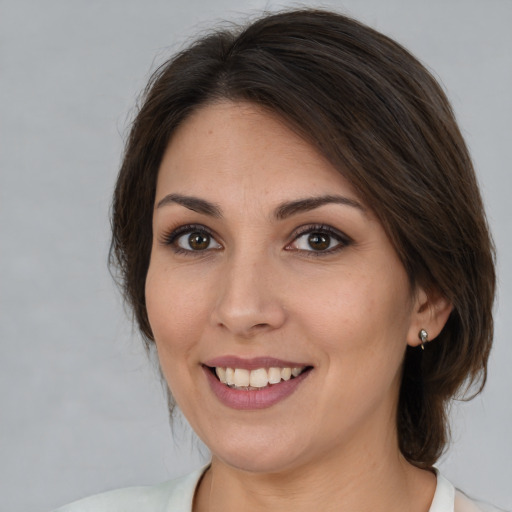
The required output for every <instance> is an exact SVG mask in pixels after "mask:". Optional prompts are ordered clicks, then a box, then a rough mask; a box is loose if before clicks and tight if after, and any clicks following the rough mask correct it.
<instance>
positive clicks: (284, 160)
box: [146, 101, 450, 512]
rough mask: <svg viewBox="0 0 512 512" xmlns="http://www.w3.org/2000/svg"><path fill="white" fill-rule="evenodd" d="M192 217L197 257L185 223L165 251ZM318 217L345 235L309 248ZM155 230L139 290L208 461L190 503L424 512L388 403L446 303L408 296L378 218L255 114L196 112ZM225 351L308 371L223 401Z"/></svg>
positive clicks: (166, 179) (177, 143)
mask: <svg viewBox="0 0 512 512" xmlns="http://www.w3.org/2000/svg"><path fill="white" fill-rule="evenodd" d="M170 194H179V195H182V196H188V197H189V196H193V197H195V198H199V199H201V200H204V201H208V202H209V203H212V204H213V205H215V206H216V207H217V208H218V209H219V210H220V216H219V215H216V216H213V215H210V214H208V213H205V212H198V211H194V209H195V210H197V208H195V207H194V205H193V204H192V205H191V204H188V206H184V205H183V204H178V203H177V202H175V201H174V200H172V198H171V199H169V195H170ZM328 195H329V196H332V195H336V196H339V197H343V198H345V199H348V201H347V203H348V204H340V203H328V204H323V205H321V206H319V207H317V208H314V209H310V210H308V211H300V212H296V213H292V214H290V215H288V216H286V218H279V219H278V218H276V209H277V208H279V206H280V205H282V204H283V203H286V202H291V201H296V200H301V199H305V198H312V197H324V196H328ZM166 197H167V199H165V198H166ZM191 207H194V209H191ZM210 213H211V212H210ZM189 224H194V225H200V226H205V228H206V229H208V231H209V232H211V235H212V236H211V238H206V239H203V240H207V242H208V243H207V247H206V248H204V249H201V250H192V248H191V246H190V244H189V241H188V236H189V233H185V234H181V235H180V236H178V237H176V236H175V237H174V240H173V241H172V243H169V242H170V240H169V234H170V233H172V232H173V230H176V229H177V228H179V227H180V226H184V225H189ZM318 225H321V226H330V227H331V228H332V229H333V230H336V232H337V233H341V234H343V236H342V237H341V239H338V238H337V237H335V236H331V238H330V242H329V247H330V249H329V250H316V251H315V250H313V249H312V247H311V245H310V244H309V242H308V236H309V235H308V234H305V235H304V234H301V235H300V236H299V235H298V234H297V230H298V229H299V228H302V227H304V226H306V227H307V226H316V227H315V228H314V229H316V231H318ZM312 229H313V228H312ZM196 231H197V228H196ZM153 236H154V242H153V247H152V253H151V261H150V265H149V270H148V275H147V281H146V300H147V309H148V315H149V319H150V323H151V327H152V330H153V333H154V336H155V341H156V346H157V350H158V355H159V360H160V364H161V367H162V370H163V373H164V375H165V377H166V379H167V382H168V384H169V387H170V389H171V391H172V394H173V396H174V397H175V400H176V402H177V404H178V406H179V407H180V408H181V410H182V411H183V413H184V414H185V416H186V417H187V419H188V421H189V422H190V424H191V426H192V427H193V429H194V430H195V432H196V433H197V434H198V435H199V437H200V438H201V439H202V440H203V441H204V443H205V444H206V445H207V446H208V447H209V448H210V450H211V453H212V464H211V468H210V469H209V470H208V471H207V473H206V474H205V477H204V478H203V480H202V482H201V484H200V486H199V489H198V491H197V494H196V499H195V503H194V510H195V512H198V511H206V510H209V511H210V512H211V511H213V510H222V511H223V512H226V511H228V512H229V511H231V510H233V511H234V510H236V511H239V510H251V511H254V512H256V511H259V510H273V511H280V510H294V511H295V512H300V511H302V510H308V511H311V510H322V511H330V510H357V511H358V512H363V511H366V510H368V511H370V510H371V511H375V510H379V511H387V510H389V511H391V510H393V511H394V512H397V511H400V510H404V511H405V510H407V511H409V512H410V511H427V510H428V509H429V506H430V503H431V500H432V497H433V494H434V490H435V476H434V475H433V474H432V473H430V472H427V471H422V470H419V469H417V468H415V467H413V466H411V465H410V464H409V463H407V462H406V461H405V459H404V458H403V457H402V456H401V455H400V452H399V449H398V444H397V436H396V424H395V417H396V407H397V398H398V390H399V384H400V375H401V365H402V361H403V357H404V353H405V349H406V346H407V344H410V345H417V344H418V343H419V340H418V332H419V330H420V329H421V328H424V329H427V331H428V332H429V335H430V339H433V338H434V337H435V336H437V334H438V333H439V332H440V330H441V329H442V327H443V325H444V323H445V321H446V319H447V317H448V314H449V311H450V305H449V304H447V303H446V301H445V300H444V299H443V298H440V297H437V298H435V299H433V298H432V297H428V296H427V295H426V293H425V292H424V291H423V290H422V289H414V290H413V289H411V286H410V284H409V281H408V278H407V275H406V273H405V270H404V268H403V266H402V264H401V262H400V260H399V258H398V256H397V254H396V252H395V250H394V248H393V246H392V245H391V243H390V241H389V239H388V237H387V235H386V233H385V231H384V229H383V228H382V225H381V224H380V222H379V221H378V220H377V218H376V217H375V216H374V215H373V213H372V211H371V210H370V209H369V208H368V207H367V206H366V205H364V203H363V202H362V201H361V200H360V198H358V197H357V195H356V194H355V192H354V190H353V189H352V187H351V186H350V185H349V183H348V182H347V181H346V180H345V179H344V178H343V176H342V175H341V174H340V173H339V172H338V171H336V170H335V169H334V168H333V167H332V166H331V164H330V163H329V162H327V161H326V160H325V159H324V158H323V157H322V156H321V155H320V154H319V153H318V152H317V151H316V150H315V149H314V148H313V147H312V146H310V145H309V144H308V143H306V142H304V141H303V140H302V139H301V138H300V137H299V136H298V135H296V134H295V133H294V132H293V131H291V130H290V129H289V128H288V127H287V126H285V124H284V123H282V122H281V121H280V120H279V119H278V118H277V117H275V116H274V115H272V114H269V113H268V112H265V111H263V110H262V109H260V108H259V107H257V106H253V105H250V104H247V103H232V102H227V101H226V102H221V103H216V104H213V105H208V106H205V107H202V108H200V109H199V110H198V111H196V112H195V113H194V114H192V115H191V116H190V117H189V118H188V119H187V120H186V121H185V122H184V123H183V124H182V125H181V127H180V128H179V129H178V130H177V131H176V133H175V134H174V136H173V138H172V140H171V142H170V144H169V146H168V148H167V151H166V152H165V155H164V158H163V161H162V163H161V168H160V170H159V175H158V182H157V191H156V201H155V210H154V217H153ZM349 240H350V241H349ZM194 247H197V245H196V246H194ZM226 355H236V356H239V357H242V358H252V357H260V356H269V357H275V358H279V359H283V360H292V361H299V362H303V363H305V364H308V365H311V366H313V370H312V371H311V372H310V374H309V375H308V376H307V378H305V379H304V380H303V382H302V383H301V384H300V386H299V387H298V388H297V390H296V391H295V392H294V393H293V394H292V395H290V396H288V397H287V398H286V399H284V400H282V401H280V402H279V403H277V404H275V405H273V406H271V407H269V408H264V409H259V410H249V411H243V410H236V409H231V408H229V407H227V406H226V405H224V404H222V403H220V402H219V400H218V399H217V397H216V396H215V394H214V393H213V392H212V391H211V389H210V386H209V385H208V383H207V379H206V376H205V372H204V369H203V367H202V365H203V364H204V362H205V361H208V360H210V359H212V358H215V357H219V356H226Z"/></svg>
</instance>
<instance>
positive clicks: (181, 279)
mask: <svg viewBox="0 0 512 512" xmlns="http://www.w3.org/2000/svg"><path fill="white" fill-rule="evenodd" d="M145 293H146V307H147V312H148V318H149V323H150V325H151V328H152V330H153V335H154V337H155V342H156V344H157V347H158V351H159V354H160V353H163V352H170V353H171V352H180V351H183V350H187V346H188V345H189V344H191V342H192V341H193V340H194V339H197V333H198V332H199V331H200V328H201V326H202V325H204V319H205V317H206V316H207V307H206V304H207V297H206V294H205V292H204V289H203V287H202V285H201V280H194V279H191V278H190V277H189V278H187V276H186V274H184V273H183V272H179V271H178V270H177V269H172V268H167V269H165V270H163V271H160V269H159V268H158V265H156V264H155V265H150V267H149V269H148V275H147V279H146V290H145Z"/></svg>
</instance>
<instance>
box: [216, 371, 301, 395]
mask: <svg viewBox="0 0 512 512" xmlns="http://www.w3.org/2000/svg"><path fill="white" fill-rule="evenodd" d="M305 369H306V367H305V366H302V367H293V368H291V367H284V368H279V367H270V368H257V369H255V370H247V369H245V368H229V367H228V368H223V367H221V366H218V367H216V368H215V374H216V375H217V377H218V378H219V380H220V382H222V383H223V384H226V385H227V386H229V387H230V388H233V389H240V390H244V391H251V390H256V389H263V388H266V387H268V386H269V385H273V384H279V383H280V382H282V381H288V380H290V379H293V378H295V377H298V376H299V375H300V374H301V373H302V372H303V371H304V370H305Z"/></svg>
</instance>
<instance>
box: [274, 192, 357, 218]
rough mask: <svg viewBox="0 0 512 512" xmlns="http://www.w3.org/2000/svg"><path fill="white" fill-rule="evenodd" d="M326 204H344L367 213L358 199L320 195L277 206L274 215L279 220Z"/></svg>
mask: <svg viewBox="0 0 512 512" xmlns="http://www.w3.org/2000/svg"><path fill="white" fill-rule="evenodd" d="M326 204H342V205H344V206H351V207H353V208H357V209H358V210H360V211H361V212H362V213H366V208H365V207H364V206H363V205H362V204H361V203H359V202H358V201H356V200H355V199H350V198H349V197H345V196H333V195H328V196H320V197H307V198H305V199H297V200H296V201H290V202H287V203H283V204H281V205H280V206H278V207H277V209H276V211H275V213H274V216H275V218H276V219H277V220H284V219H287V218H288V217H291V216H292V215H297V214H298V213H303V212H308V211H311V210H315V209H316V208H320V207H321V206H324V205H326Z"/></svg>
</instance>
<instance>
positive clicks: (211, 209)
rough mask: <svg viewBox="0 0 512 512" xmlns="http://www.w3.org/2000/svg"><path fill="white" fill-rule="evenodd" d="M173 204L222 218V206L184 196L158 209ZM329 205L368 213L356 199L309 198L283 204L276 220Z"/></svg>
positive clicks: (174, 197) (167, 199)
mask: <svg viewBox="0 0 512 512" xmlns="http://www.w3.org/2000/svg"><path fill="white" fill-rule="evenodd" d="M173 203H176V204H179V205H181V206H184V207H185V208H188V209H189V210H192V211H194V212H197V213H202V214H203V215H208V216H210V217H215V218H222V209H221V208H220V206H218V205H216V204H215V203H212V202H210V201H206V200H205V199H200V198H199V197H193V196H184V195H182V194H168V195H167V196H165V197H164V198H163V199H161V200H160V201H159V202H158V204H157V205H156V207H157V208H161V207H163V206H166V205H169V204H173ZM327 204H341V205H344V206H351V207H353V208H357V209H358V210H360V211H361V212H362V213H366V208H365V207H364V206H363V205H362V204H361V203H359V202H358V201H356V200H355V199H351V198H348V197H345V196H339V195H327V196H319V197H307V198H304V199H297V200H295V201H288V202H285V203H282V204H280V205H279V206H278V207H277V208H276V209H275V211H274V218H275V219H276V220H284V219H287V218H288V217H291V216H293V215H297V214H299V213H303V212H308V211H311V210H315V209H316V208H320V207H321V206H324V205H327Z"/></svg>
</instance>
